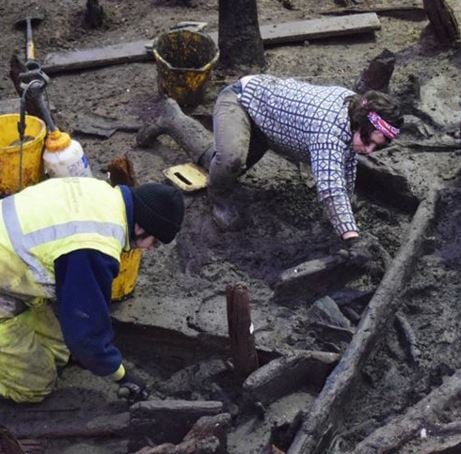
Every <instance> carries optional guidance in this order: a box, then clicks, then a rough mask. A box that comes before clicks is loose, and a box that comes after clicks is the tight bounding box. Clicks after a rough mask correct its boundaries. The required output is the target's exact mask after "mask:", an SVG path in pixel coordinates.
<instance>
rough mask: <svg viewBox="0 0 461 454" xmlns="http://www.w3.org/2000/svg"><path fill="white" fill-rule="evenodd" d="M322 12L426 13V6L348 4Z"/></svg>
mask: <svg viewBox="0 0 461 454" xmlns="http://www.w3.org/2000/svg"><path fill="white" fill-rule="evenodd" d="M319 13H320V14H324V15H331V16H339V15H343V14H358V13H376V14H398V13H424V8H423V7H422V6H421V5H416V4H415V5H412V6H404V5H396V6H374V7H370V8H364V7H363V6H348V7H345V8H329V9H324V10H320V11H319Z"/></svg>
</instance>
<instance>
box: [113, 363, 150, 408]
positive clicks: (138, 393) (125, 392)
mask: <svg viewBox="0 0 461 454" xmlns="http://www.w3.org/2000/svg"><path fill="white" fill-rule="evenodd" d="M117 383H118V385H119V389H118V393H117V395H118V397H120V398H123V399H126V400H127V401H128V402H130V403H134V402H139V401H140V400H146V399H147V398H148V397H149V392H148V390H147V387H146V384H145V383H144V381H143V380H142V379H140V378H139V377H136V376H135V375H134V374H133V373H132V372H128V371H127V372H126V373H125V375H124V376H123V378H122V379H120V380H119V381H118V382H117Z"/></svg>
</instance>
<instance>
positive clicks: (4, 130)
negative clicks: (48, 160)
mask: <svg viewBox="0 0 461 454" xmlns="http://www.w3.org/2000/svg"><path fill="white" fill-rule="evenodd" d="M18 121H19V114H8V115H0V197H3V196H6V195H9V194H13V193H15V192H17V191H19V190H20V189H22V188H25V187H26V186H30V185H32V184H35V183H38V182H39V181H40V180H41V179H42V176H43V171H42V169H43V166H42V151H43V147H44V143H45V136H46V126H45V123H44V122H43V121H42V120H40V118H37V117H32V116H31V115H26V130H25V135H26V136H30V137H33V139H32V140H29V141H26V142H24V144H23V147H22V169H21V178H22V188H20V180H21V178H20V176H19V170H20V169H19V167H20V145H19V133H18Z"/></svg>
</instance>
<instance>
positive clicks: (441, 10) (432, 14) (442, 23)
mask: <svg viewBox="0 0 461 454" xmlns="http://www.w3.org/2000/svg"><path fill="white" fill-rule="evenodd" d="M423 5H424V9H425V10H426V14H427V16H428V18H429V21H430V23H431V25H432V27H433V28H434V31H435V34H436V35H437V38H438V39H439V40H440V42H441V43H442V44H451V45H453V44H456V43H458V44H459V40H460V30H459V27H460V24H461V5H460V2H459V0H423Z"/></svg>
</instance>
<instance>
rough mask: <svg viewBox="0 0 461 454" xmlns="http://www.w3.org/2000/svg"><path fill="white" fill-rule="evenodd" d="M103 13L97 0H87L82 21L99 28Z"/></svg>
mask: <svg viewBox="0 0 461 454" xmlns="http://www.w3.org/2000/svg"><path fill="white" fill-rule="evenodd" d="M104 18H105V14H104V9H103V7H102V6H101V5H100V4H99V1H98V0H87V1H86V10H85V16H84V21H85V25H87V26H88V27H89V28H100V27H101V26H102V24H103V22H104Z"/></svg>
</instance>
